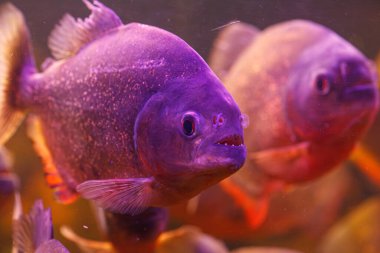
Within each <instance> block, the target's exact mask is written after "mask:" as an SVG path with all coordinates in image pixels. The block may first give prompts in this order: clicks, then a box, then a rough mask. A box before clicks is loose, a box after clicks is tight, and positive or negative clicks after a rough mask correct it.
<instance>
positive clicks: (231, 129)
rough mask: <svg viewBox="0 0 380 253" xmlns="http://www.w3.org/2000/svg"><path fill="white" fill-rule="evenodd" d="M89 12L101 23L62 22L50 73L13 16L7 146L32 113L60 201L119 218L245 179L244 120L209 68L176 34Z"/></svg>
mask: <svg viewBox="0 0 380 253" xmlns="http://www.w3.org/2000/svg"><path fill="white" fill-rule="evenodd" d="M83 2H84V3H85V4H86V6H87V7H88V8H89V9H90V10H91V15H90V16H89V17H88V18H86V19H84V20H82V19H77V20H76V19H74V18H73V17H72V16H71V15H68V14H66V15H65V16H64V18H63V19H62V20H61V21H60V23H59V25H57V26H56V28H55V29H54V30H53V32H52V33H51V35H50V37H49V43H48V44H49V47H50V49H51V52H52V55H53V57H54V60H53V59H48V60H46V61H45V63H44V64H43V66H42V67H43V72H41V73H39V72H37V70H36V67H35V64H34V60H33V58H32V53H31V47H30V44H29V35H28V30H27V28H26V25H25V23H24V19H23V16H22V14H21V13H20V12H19V11H18V10H17V9H16V8H15V7H14V6H13V5H11V4H7V5H5V6H3V9H2V12H1V15H0V27H1V28H2V33H3V34H2V36H1V41H0V48H1V50H0V53H1V62H0V66H1V77H2V79H1V82H0V84H1V87H2V93H1V99H0V101H1V111H0V130H1V131H0V140H1V143H4V142H5V141H6V140H7V139H8V138H9V137H10V136H11V135H12V133H13V132H14V131H15V129H16V128H17V126H18V125H19V123H20V121H21V119H22V118H23V117H24V114H25V112H27V111H28V112H31V113H32V114H33V116H34V117H33V120H30V121H31V122H30V125H32V126H33V127H31V129H30V135H31V136H32V138H33V139H34V142H35V148H36V150H37V151H38V153H39V154H40V155H41V156H42V158H43V160H44V163H45V174H46V178H47V181H48V183H49V184H50V185H51V186H52V187H53V188H54V189H55V193H56V196H57V198H58V199H59V200H60V201H62V202H71V201H72V200H74V199H75V196H76V193H77V192H79V193H81V195H82V196H83V197H84V198H87V199H91V200H94V201H95V202H96V203H97V204H99V205H100V206H101V207H104V208H106V209H108V210H110V211H113V212H119V213H130V214H134V213H138V212H140V211H142V210H143V209H145V208H146V207H148V206H166V205H170V204H172V203H175V202H177V201H179V200H182V199H187V198H190V197H192V196H194V195H196V194H197V193H199V192H200V191H201V190H202V189H205V188H206V187H208V186H210V185H212V184H215V183H217V182H218V181H220V180H221V179H223V178H225V177H227V176H229V175H231V174H232V173H234V172H236V171H237V170H238V169H239V168H240V167H241V166H242V165H243V163H244V160H245V154H246V153H245V146H244V145H243V138H242V135H243V132H242V125H241V113H240V111H239V108H238V107H237V105H236V103H235V102H234V100H233V98H232V97H231V96H230V94H229V93H228V92H227V91H226V89H225V88H224V87H223V85H222V84H221V83H220V81H219V80H218V79H217V77H216V76H215V75H214V74H213V72H212V71H211V70H210V69H209V67H208V66H207V64H206V63H205V62H204V61H203V60H202V58H201V57H200V56H199V55H198V54H197V53H196V52H195V51H194V50H193V49H192V48H191V47H190V46H189V45H187V44H186V43H185V42H184V41H183V40H181V39H180V38H178V37H176V36H175V35H173V34H171V33H169V32H166V31H164V30H161V29H159V28H155V27H151V26H147V25H142V24H137V23H132V24H128V25H123V24H122V22H121V20H120V18H119V17H118V16H117V15H116V14H115V13H114V12H113V11H112V10H110V9H109V8H107V7H105V6H104V5H103V4H101V3H100V2H98V1H94V3H93V4H92V3H90V2H88V1H83Z"/></svg>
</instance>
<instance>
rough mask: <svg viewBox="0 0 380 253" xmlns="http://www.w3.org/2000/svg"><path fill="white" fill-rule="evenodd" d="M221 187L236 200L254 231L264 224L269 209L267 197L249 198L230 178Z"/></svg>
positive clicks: (222, 182)
mask: <svg viewBox="0 0 380 253" xmlns="http://www.w3.org/2000/svg"><path fill="white" fill-rule="evenodd" d="M220 185H221V186H222V189H223V190H224V191H225V192H226V193H228V194H229V195H230V196H231V197H232V198H233V199H234V200H235V202H236V204H237V205H238V206H239V207H241V209H242V210H243V212H244V215H245V218H246V220H247V222H248V224H249V226H250V227H251V228H252V229H256V228H258V227H259V226H260V225H261V224H263V223H264V221H265V219H266V217H267V214H268V207H269V198H268V197H267V196H263V197H260V198H254V197H252V196H249V195H248V194H247V193H246V192H245V191H244V190H243V189H241V188H240V187H239V186H237V185H236V184H234V183H233V182H232V181H231V179H228V178H227V179H225V180H223V181H221V182H220Z"/></svg>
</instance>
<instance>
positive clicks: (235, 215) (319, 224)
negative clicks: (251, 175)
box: [171, 166, 370, 247]
mask: <svg viewBox="0 0 380 253" xmlns="http://www.w3.org/2000/svg"><path fill="white" fill-rule="evenodd" d="M356 173H357V172H355V170H352V169H351V168H347V166H340V168H339V169H335V170H334V171H332V172H331V173H328V174H327V175H325V176H323V177H321V178H318V179H316V180H312V181H310V182H307V183H305V184H302V185H297V186H294V187H292V188H291V189H289V188H288V189H287V190H286V191H281V192H275V193H273V194H272V195H271V196H270V198H269V207H268V214H267V218H266V219H265V221H264V222H263V223H262V224H260V226H259V227H257V228H255V229H253V228H252V226H251V224H249V223H248V222H247V217H246V216H245V213H244V209H243V208H241V206H240V205H239V203H237V202H236V201H235V200H234V199H233V198H231V196H229V195H228V194H227V192H225V191H223V189H222V188H221V186H220V185H215V186H212V187H210V188H209V189H208V190H207V191H205V192H204V193H202V194H201V195H200V196H199V198H198V206H197V208H196V210H194V211H193V212H186V205H185V204H179V205H176V206H175V207H172V208H171V217H173V218H174V219H176V220H177V222H178V220H180V221H181V222H183V223H186V224H192V225H195V226H197V227H200V228H201V229H202V231H204V232H205V233H208V234H210V235H213V236H216V237H218V238H221V239H224V240H228V241H230V242H236V241H244V242H245V243H246V242H250V243H252V244H255V243H258V242H261V241H264V240H265V241H270V239H274V240H275V239H276V238H288V239H289V238H294V239H292V240H287V241H286V242H287V243H288V244H286V245H287V246H289V247H293V246H297V245H303V244H305V238H307V239H306V241H308V242H311V243H315V242H316V241H317V240H318V239H319V238H320V237H322V236H323V235H324V234H325V233H326V231H327V230H328V228H329V227H330V226H331V225H332V224H333V223H334V222H335V220H336V219H338V218H339V217H340V216H341V215H343V214H344V213H346V212H347V210H346V209H349V208H351V207H352V206H354V205H356V204H358V203H360V202H361V201H362V200H363V199H364V197H367V196H368V195H369V194H370V191H369V188H364V187H362V186H363V185H362V184H368V182H367V181H365V182H361V181H359V177H358V175H357V174H356ZM210 210H211V211H210ZM321 213H323V215H320V214H321ZM310 238H312V239H310Z"/></svg>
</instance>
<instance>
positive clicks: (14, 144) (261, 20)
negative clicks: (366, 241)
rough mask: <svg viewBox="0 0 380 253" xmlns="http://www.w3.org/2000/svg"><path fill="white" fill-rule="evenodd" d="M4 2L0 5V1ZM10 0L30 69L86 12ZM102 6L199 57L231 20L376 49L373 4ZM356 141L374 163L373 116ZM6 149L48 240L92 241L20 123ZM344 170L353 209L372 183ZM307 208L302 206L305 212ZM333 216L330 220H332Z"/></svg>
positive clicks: (379, 125) (378, 132) (54, 1)
mask: <svg viewBox="0 0 380 253" xmlns="http://www.w3.org/2000/svg"><path fill="white" fill-rule="evenodd" d="M5 2H6V1H0V3H5ZM12 3H13V4H14V5H16V6H17V7H18V8H19V9H20V10H21V11H22V12H23V14H24V16H25V19H26V23H27V24H28V27H29V29H30V32H31V37H32V40H33V47H34V53H35V57H36V61H37V65H38V66H39V65H40V64H41V63H42V62H43V60H44V59H45V58H46V57H48V56H49V55H50V53H49V50H48V47H47V38H48V36H49V33H50V31H51V30H52V29H53V28H54V26H55V25H56V24H57V22H58V21H59V20H60V19H61V17H62V16H63V14H64V13H71V14H72V15H73V16H74V17H86V16H87V15H88V10H87V9H86V7H85V6H84V5H83V3H82V2H81V1H80V0H75V1H74V0H38V1H30V0H15V1H12ZM103 3H104V4H105V5H107V6H108V7H110V8H111V9H113V10H114V11H115V12H116V13H117V14H118V15H119V16H120V17H121V18H122V20H123V22H124V23H129V22H139V23H144V24H149V25H153V26H157V27H160V28H163V29H165V30H168V31H170V32H172V33H174V34H176V35H178V36H179V37H181V38H182V39H184V40H185V41H186V42H187V43H188V44H189V45H190V46H192V47H193V48H194V49H195V50H196V51H197V52H198V53H199V54H200V55H201V56H202V57H203V58H204V59H206V60H207V58H208V54H209V50H210V48H211V45H212V42H213V40H214V38H215V37H216V36H217V34H218V31H219V30H220V28H221V27H222V26H224V25H225V24H227V23H229V22H231V21H234V20H239V21H243V22H246V23H250V24H253V25H255V26H256V27H258V28H260V29H264V28H265V27H267V26H270V25H272V24H276V23H278V22H282V21H285V20H291V19H308V20H312V21H315V22H317V23H320V24H323V25H325V26H327V27H329V28H330V29H332V30H334V31H335V32H337V33H338V34H339V35H341V36H342V37H343V38H345V39H346V40H348V41H349V42H351V43H352V44H353V45H354V46H356V47H357V48H358V49H359V50H360V51H362V52H363V53H364V54H365V55H366V56H367V57H368V58H370V59H373V60H375V59H376V57H377V54H378V52H379V49H380V28H379V27H380V1H378V0H361V1H358V0H357V1H354V0H348V1H347V0H346V1H344V0H338V1H332V0H323V1H316V0H302V1H295V0H293V1H291V0H283V1H281V0H261V1H256V0H252V1H248V0H245V1H243V0H230V1H226V0H222V1H218V0H209V1H187V0H171V1H167V0H155V1H151V0H124V1H122V0H114V1H103ZM0 32H1V31H0ZM263 138H265V136H264V137H263ZM363 142H364V143H365V145H366V146H367V147H368V148H369V149H370V150H371V151H372V152H374V153H375V154H376V156H377V157H379V159H380V118H379V117H377V119H376V120H375V123H374V124H373V126H372V127H371V129H370V130H369V132H368V133H367V135H366V136H365V138H364V141H363ZM6 147H8V148H9V150H10V151H11V153H12V154H13V158H14V170H15V172H16V173H17V174H18V175H19V177H20V180H21V192H22V200H23V205H24V210H29V209H30V207H31V206H32V204H33V202H34V200H35V199H36V198H40V197H42V199H43V200H44V205H45V206H47V207H49V206H50V207H51V208H52V215H53V222H54V225H55V237H56V238H57V239H58V240H60V241H61V242H62V243H63V244H64V245H65V246H66V247H67V248H68V249H69V250H71V251H72V252H77V251H78V249H77V248H76V247H75V246H74V245H73V244H72V243H71V242H69V241H67V240H66V239H64V238H63V237H62V236H61V235H60V233H59V227H60V226H62V225H68V226H70V227H71V228H73V229H74V231H76V232H77V233H78V234H80V235H83V236H84V237H86V238H93V239H97V238H98V237H97V229H96V223H95V221H94V218H93V216H92V215H90V214H91V209H90V206H89V205H88V203H87V201H84V200H80V201H77V202H76V203H74V204H72V205H69V206H64V205H60V204H57V203H56V202H55V201H54V199H53V194H52V191H51V190H50V189H49V188H48V186H47V184H46V183H45V180H44V177H43V171H42V166H41V162H40V159H39V158H38V157H37V156H36V154H35V152H34V150H33V149H32V144H31V141H30V140H29V139H28V138H27V137H26V127H25V124H24V125H23V126H22V127H21V128H20V129H19V130H18V132H17V134H16V135H15V136H14V137H13V138H12V139H11V140H10V141H9V142H8V143H7V145H6ZM344 166H345V167H347V168H348V169H349V170H350V173H352V174H353V175H355V178H356V180H357V182H358V183H357V184H353V187H360V190H358V191H353V192H354V193H355V194H354V195H352V196H350V195H349V196H344V197H345V198H351V201H350V200H348V201H347V203H350V204H352V205H353V204H355V205H357V204H358V203H359V202H361V201H363V200H364V199H366V198H368V197H371V196H374V195H376V194H378V193H379V190H378V188H377V187H376V185H375V184H373V183H372V182H371V181H370V180H368V179H367V178H366V177H364V176H363V175H361V173H360V172H359V171H358V170H356V168H355V167H354V166H353V165H352V164H350V163H347V164H345V165H344ZM0 200H1V203H0V212H1V214H2V215H1V217H0V224H1V225H0V252H10V250H11V233H10V231H11V216H12V209H13V198H12V196H10V197H3V196H2V197H1V199H0ZM299 206H300V210H299V212H300V214H301V213H304V212H305V209H302V208H301V207H302V203H300V205H299ZM353 207H354V206H348V207H347V208H346V211H347V212H348V210H350V209H352V208H353ZM307 210H308V209H307V208H306V212H307ZM321 215H323V213H322V214H321ZM342 215H343V214H342ZM338 218H339V217H336V219H337V220H338ZM273 223H275V221H274V222H273ZM311 229H312V228H311ZM379 230H380V229H379ZM317 241H318V240H316V239H315V238H313V237H307V236H302V233H300V232H298V233H293V234H287V235H283V236H278V235H277V236H276V237H271V236H269V235H265V236H264V235H261V236H259V235H258V236H257V237H256V238H253V239H252V240H251V241H249V242H247V241H245V242H238V240H237V241H236V242H229V244H230V245H231V246H233V247H235V246H238V245H243V244H245V245H248V244H249V245H265V246H270V245H276V246H287V247H290V248H294V249H299V250H302V251H303V252H314V249H315V247H316V244H317ZM374 252H375V251H374Z"/></svg>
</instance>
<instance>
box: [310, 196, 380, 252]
mask: <svg viewBox="0 0 380 253" xmlns="http://www.w3.org/2000/svg"><path fill="white" fill-rule="evenodd" d="M379 213H380V199H379V198H378V197H375V198H372V199H369V200H367V201H365V202H364V203H362V204H361V205H360V206H359V207H356V208H355V209H353V210H352V212H351V213H350V214H348V215H347V216H345V217H343V218H342V219H341V220H339V221H338V222H337V223H336V224H335V225H334V226H332V227H331V229H330V230H329V231H328V233H326V235H325V238H323V240H322V241H321V243H320V245H319V247H318V249H317V250H316V252H318V253H330V252H345V253H372V252H379V251H380V241H379V236H380V218H379Z"/></svg>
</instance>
